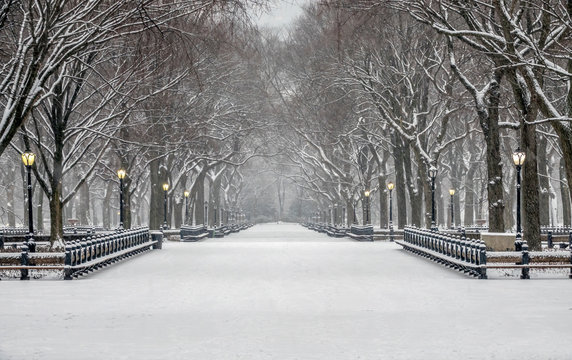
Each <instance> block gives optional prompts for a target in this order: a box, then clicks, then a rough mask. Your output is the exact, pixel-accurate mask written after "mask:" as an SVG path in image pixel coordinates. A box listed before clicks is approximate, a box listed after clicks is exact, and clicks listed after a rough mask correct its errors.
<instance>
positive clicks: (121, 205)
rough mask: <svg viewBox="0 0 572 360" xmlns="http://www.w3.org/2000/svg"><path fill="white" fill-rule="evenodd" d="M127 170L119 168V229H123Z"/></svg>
mask: <svg viewBox="0 0 572 360" xmlns="http://www.w3.org/2000/svg"><path fill="white" fill-rule="evenodd" d="M125 175H127V172H125V170H124V169H119V170H117V177H118V178H119V229H123V221H124V216H123V179H125Z"/></svg>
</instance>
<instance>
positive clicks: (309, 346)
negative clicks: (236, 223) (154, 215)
mask: <svg viewBox="0 0 572 360" xmlns="http://www.w3.org/2000/svg"><path fill="white" fill-rule="evenodd" d="M0 309H1V310H0V311H1V316H0V329H2V330H1V333H0V360H8V359H18V360H19V359H76V360H85V359H138V360H140V359H150V360H151V359H153V360H154V359H197V360H203V359H245V360H256V359H304V360H305V359H503V360H504V359H571V358H572V348H571V347H570V345H569V344H568V339H569V337H570V335H572V280H530V281H521V280H486V281H483V280H476V279H472V278H467V277H465V276H463V275H461V274H459V273H457V272H453V271H450V270H446V269H444V268H442V267H440V266H439V265H436V264H434V263H431V262H428V261H426V260H424V259H421V258H419V257H415V256H413V255H410V254H409V253H406V252H404V251H402V250H400V248H399V246H397V245H395V244H392V243H386V242H375V243H359V242H353V241H350V240H348V239H330V238H328V237H326V236H325V235H321V234H317V233H315V232H311V231H308V230H306V229H304V228H302V227H301V226H299V225H293V224H280V225H257V226H255V227H253V228H252V229H249V230H247V231H244V232H242V233H239V234H233V235H231V236H229V237H227V238H224V239H208V240H205V241H203V242H198V243H174V242H168V243H166V244H165V245H164V249H163V250H160V251H153V252H152V253H149V254H146V255H143V256H140V257H138V258H136V259H133V260H129V261H125V262H123V263H121V264H119V265H115V266H113V267H111V268H109V269H106V270H103V271H100V272H99V273H97V274H94V275H91V276H89V277H87V278H85V279H81V280H75V281H27V282H26V281H1V282H0Z"/></svg>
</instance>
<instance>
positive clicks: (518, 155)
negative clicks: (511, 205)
mask: <svg viewBox="0 0 572 360" xmlns="http://www.w3.org/2000/svg"><path fill="white" fill-rule="evenodd" d="M525 159H526V154H525V152H524V151H521V150H520V148H518V149H516V151H515V152H514V153H513V154H512V161H513V162H514V165H515V166H516V239H515V241H514V249H515V250H516V251H522V244H523V241H522V229H521V226H520V170H521V169H522V164H524V160H525Z"/></svg>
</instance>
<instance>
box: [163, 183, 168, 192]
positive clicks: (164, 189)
mask: <svg viewBox="0 0 572 360" xmlns="http://www.w3.org/2000/svg"><path fill="white" fill-rule="evenodd" d="M168 190H169V184H168V183H164V184H163V191H168Z"/></svg>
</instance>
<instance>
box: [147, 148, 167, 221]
mask: <svg viewBox="0 0 572 360" xmlns="http://www.w3.org/2000/svg"><path fill="white" fill-rule="evenodd" d="M149 180H150V182H151V198H150V200H149V228H150V229H160V228H161V226H162V225H163V222H164V218H165V213H164V201H165V193H164V191H163V184H164V183H165V181H167V172H166V171H165V168H164V167H162V166H161V159H160V158H159V159H157V158H156V159H154V160H152V161H151V163H150V164H149ZM167 212H168V208H167ZM168 216H169V214H167V222H168V221H169V217H168Z"/></svg>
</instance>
